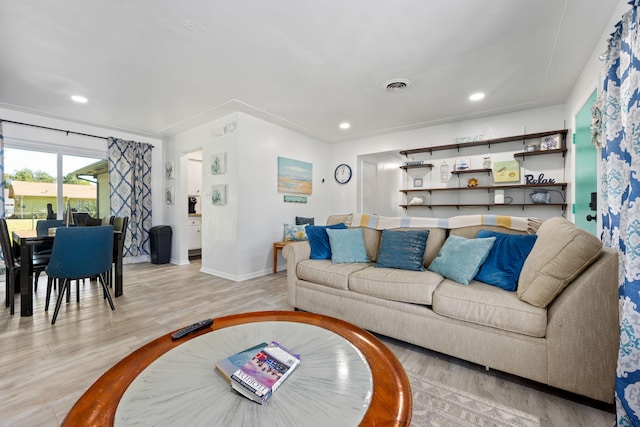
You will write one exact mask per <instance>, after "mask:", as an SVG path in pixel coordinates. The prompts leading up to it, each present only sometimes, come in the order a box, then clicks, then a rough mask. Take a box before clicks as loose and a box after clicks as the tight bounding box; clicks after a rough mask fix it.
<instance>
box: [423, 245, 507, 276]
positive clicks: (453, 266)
mask: <svg viewBox="0 0 640 427" xmlns="http://www.w3.org/2000/svg"><path fill="white" fill-rule="evenodd" d="M495 240H496V238H495V237H487V238H484V239H466V238H464V237H460V236H454V235H451V236H449V237H448V238H447V240H446V241H445V242H444V245H443V246H442V249H440V253H438V256H437V257H436V259H434V260H433V262H432V263H431V264H430V265H429V270H431V271H434V272H436V273H438V274H441V275H442V276H444V277H446V278H447V279H451V280H455V281H456V282H458V283H462V284H463V285H468V284H469V282H471V280H472V279H473V278H474V277H475V275H476V273H478V270H479V269H480V265H482V263H483V262H484V260H485V259H486V258H487V255H488V254H489V251H490V250H491V247H492V246H493V242H494V241H495Z"/></svg>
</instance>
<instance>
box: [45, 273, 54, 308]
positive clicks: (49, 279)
mask: <svg viewBox="0 0 640 427" xmlns="http://www.w3.org/2000/svg"><path fill="white" fill-rule="evenodd" d="M55 281H56V279H54V278H52V277H47V299H46V300H45V303H44V311H48V310H49V300H50V299H51V288H52V287H53V286H54V285H55Z"/></svg>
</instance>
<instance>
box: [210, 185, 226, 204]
mask: <svg viewBox="0 0 640 427" xmlns="http://www.w3.org/2000/svg"><path fill="white" fill-rule="evenodd" d="M211 203H213V204H214V205H226V204H227V184H218V185H214V186H213V187H211Z"/></svg>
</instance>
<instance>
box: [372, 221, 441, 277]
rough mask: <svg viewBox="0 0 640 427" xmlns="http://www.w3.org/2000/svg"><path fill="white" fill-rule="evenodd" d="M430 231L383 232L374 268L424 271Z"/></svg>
mask: <svg viewBox="0 0 640 427" xmlns="http://www.w3.org/2000/svg"><path fill="white" fill-rule="evenodd" d="M428 237H429V230H408V231H401V230H382V236H381V238H380V250H379V251H378V259H377V262H376V263H375V264H374V267H384V268H399V269H402V270H414V271H423V270H424V250H425V248H426V246H427V238H428Z"/></svg>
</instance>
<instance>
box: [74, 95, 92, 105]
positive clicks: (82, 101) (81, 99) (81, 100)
mask: <svg viewBox="0 0 640 427" xmlns="http://www.w3.org/2000/svg"><path fill="white" fill-rule="evenodd" d="M71 100H72V101H74V102H77V103H79V104H86V103H87V102H89V100H88V99H87V98H86V97H84V96H81V95H73V96H72V97H71Z"/></svg>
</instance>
